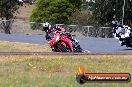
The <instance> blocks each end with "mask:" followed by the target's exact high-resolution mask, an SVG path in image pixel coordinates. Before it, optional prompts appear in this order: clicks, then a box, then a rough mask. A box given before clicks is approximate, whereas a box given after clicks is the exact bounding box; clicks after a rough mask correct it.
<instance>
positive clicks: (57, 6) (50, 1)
mask: <svg viewBox="0 0 132 87" xmlns="http://www.w3.org/2000/svg"><path fill="white" fill-rule="evenodd" d="M80 1H81V0H38V1H37V7H36V9H34V11H33V14H32V15H31V17H30V21H33V22H46V21H48V22H50V23H55V24H56V23H65V24H67V23H69V22H70V20H69V18H70V17H71V16H72V14H73V13H74V12H76V10H79V9H80V7H81V2H80Z"/></svg>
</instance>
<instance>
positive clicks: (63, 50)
mask: <svg viewBox="0 0 132 87" xmlns="http://www.w3.org/2000/svg"><path fill="white" fill-rule="evenodd" d="M58 49H59V50H60V52H70V49H68V48H66V47H65V46H64V45H62V44H58Z"/></svg>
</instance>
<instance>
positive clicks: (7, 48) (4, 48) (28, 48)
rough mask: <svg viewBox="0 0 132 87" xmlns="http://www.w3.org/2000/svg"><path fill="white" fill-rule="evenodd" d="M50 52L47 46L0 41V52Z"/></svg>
mask: <svg viewBox="0 0 132 87" xmlns="http://www.w3.org/2000/svg"><path fill="white" fill-rule="evenodd" d="M20 51H21V52H51V49H50V47H48V45H47V44H44V45H38V44H29V43H19V42H8V41H0V52H20Z"/></svg>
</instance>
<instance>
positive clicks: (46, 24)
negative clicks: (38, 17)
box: [43, 22, 51, 32]
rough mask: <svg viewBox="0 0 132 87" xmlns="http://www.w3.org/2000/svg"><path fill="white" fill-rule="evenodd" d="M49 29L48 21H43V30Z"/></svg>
mask: <svg viewBox="0 0 132 87" xmlns="http://www.w3.org/2000/svg"><path fill="white" fill-rule="evenodd" d="M50 29H51V25H50V23H48V22H46V23H43V30H44V31H45V32H48V31H49V30H50Z"/></svg>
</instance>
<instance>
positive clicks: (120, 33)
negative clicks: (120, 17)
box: [112, 21, 131, 46]
mask: <svg viewBox="0 0 132 87" xmlns="http://www.w3.org/2000/svg"><path fill="white" fill-rule="evenodd" d="M112 27H113V30H114V32H113V33H114V37H115V38H116V39H118V40H119V43H120V44H121V46H123V45H127V44H129V37H131V28H130V27H128V26H125V25H123V26H122V25H121V24H119V23H118V21H112Z"/></svg>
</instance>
